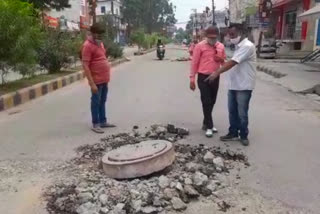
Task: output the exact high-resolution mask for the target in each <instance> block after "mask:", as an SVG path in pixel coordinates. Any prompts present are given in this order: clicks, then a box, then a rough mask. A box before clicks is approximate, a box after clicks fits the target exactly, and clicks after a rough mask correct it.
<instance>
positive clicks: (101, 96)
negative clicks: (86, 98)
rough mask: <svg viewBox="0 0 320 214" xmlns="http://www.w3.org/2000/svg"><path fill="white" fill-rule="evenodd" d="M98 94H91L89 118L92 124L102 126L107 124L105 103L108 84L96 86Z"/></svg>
mask: <svg viewBox="0 0 320 214" xmlns="http://www.w3.org/2000/svg"><path fill="white" fill-rule="evenodd" d="M97 88H98V92H97V93H92V92H91V94H92V96H91V116H92V124H94V125H97V124H103V123H106V122H107V119H106V101H107V94H108V84H107V83H103V84H99V85H97Z"/></svg>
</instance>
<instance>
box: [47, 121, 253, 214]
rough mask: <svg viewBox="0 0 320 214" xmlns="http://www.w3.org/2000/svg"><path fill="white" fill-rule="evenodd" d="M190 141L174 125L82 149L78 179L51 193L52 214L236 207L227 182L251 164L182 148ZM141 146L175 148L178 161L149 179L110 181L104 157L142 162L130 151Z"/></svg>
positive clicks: (226, 154)
mask: <svg viewBox="0 0 320 214" xmlns="http://www.w3.org/2000/svg"><path fill="white" fill-rule="evenodd" d="M187 135H188V130H186V129H183V128H176V127H175V126H173V125H168V126H161V125H155V126H152V127H151V129H150V130H147V131H146V132H144V133H140V132H139V130H138V129H137V127H134V129H133V132H132V133H122V134H117V135H112V136H109V137H106V138H104V139H102V140H101V143H98V144H94V145H86V146H82V147H79V148H78V149H77V151H78V155H79V156H78V157H77V158H76V159H74V160H73V161H72V162H71V163H70V167H72V168H73V170H72V173H70V174H68V175H67V176H66V178H65V179H62V180H61V181H60V182H57V184H55V185H52V186H51V187H50V188H48V190H47V191H46V193H45V198H46V200H47V209H48V211H49V213H54V214H62V213H63V214H64V213H68V214H75V213H78V214H98V213H99V214H107V213H108V214H125V213H126V214H148V213H168V212H171V211H173V212H175V211H183V210H185V209H187V207H188V204H189V203H190V202H193V201H199V200H208V201H211V203H212V202H215V203H217V207H219V208H220V210H221V211H227V210H228V209H229V208H230V204H229V203H228V202H227V201H226V200H225V199H224V198H222V197H221V195H220V192H221V191H223V189H224V188H226V187H227V183H226V182H225V179H226V178H227V177H228V176H229V175H230V173H229V172H230V171H231V170H233V169H234V168H238V169H239V168H243V167H246V166H249V163H248V161H247V158H246V157H245V156H244V155H243V154H240V153H235V152H232V151H228V150H227V151H223V150H222V149H221V148H219V147H206V146H204V145H186V144H180V143H178V141H179V140H181V139H183V138H185V137H186V136H187ZM159 140H161V141H159ZM141 142H143V143H142V144H147V143H149V144H152V143H159V142H171V143H172V148H173V149H174V151H175V161H174V162H173V163H172V165H170V164H169V166H168V167H166V168H165V169H164V170H161V171H159V172H155V173H153V174H151V175H148V176H145V177H140V178H135V179H124V180H116V179H113V178H108V176H107V175H106V173H105V172H104V170H103V167H102V163H101V160H102V158H103V156H104V155H105V154H106V153H108V152H110V151H112V150H113V151H114V152H111V153H110V154H111V155H110V156H108V160H110V159H111V160H113V161H114V160H115V161H119V160H122V161H123V160H125V161H128V160H129V161H136V158H137V157H136V156H135V155H132V154H129V153H130V152H128V150H127V149H128V148H131V149H132V148H136V146H138V145H141V144H140V143H141ZM168 145H171V144H169V143H165V145H164V144H160V145H157V148H153V149H149V151H146V152H144V153H143V154H142V155H141V156H142V157H144V158H148V157H150V156H153V155H154V154H159V153H161V152H163V151H165V150H166V148H167V146H168ZM122 146H126V152H125V153H120V154H119V153H118V152H119V151H120V150H119V147H122ZM148 146H150V145H148ZM151 146H152V145H151ZM150 150H151V151H150ZM123 155H124V156H123ZM237 179H240V176H237Z"/></svg>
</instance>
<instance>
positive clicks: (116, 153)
mask: <svg viewBox="0 0 320 214" xmlns="http://www.w3.org/2000/svg"><path fill="white" fill-rule="evenodd" d="M174 160H175V151H174V147H173V145H172V143H170V142H169V141H165V140H148V141H143V142H141V143H138V144H131V145H125V146H122V147H119V148H117V149H115V150H112V151H110V152H108V153H107V154H106V155H105V156H104V157H103V158H102V166H103V170H104V172H105V174H106V175H107V176H108V177H110V178H115V179H128V178H137V177H143V176H147V175H151V174H153V173H155V172H159V171H161V170H164V169H165V168H167V167H168V166H170V165H172V164H173V162H174Z"/></svg>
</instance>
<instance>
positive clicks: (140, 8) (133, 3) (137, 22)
mask: <svg viewBox="0 0 320 214" xmlns="http://www.w3.org/2000/svg"><path fill="white" fill-rule="evenodd" d="M123 14H124V19H125V21H126V22H127V23H128V24H129V26H130V27H131V28H132V29H133V30H137V29H140V28H144V29H146V31H147V33H149V34H150V33H152V32H160V31H161V30H162V29H163V28H164V27H166V26H169V25H172V24H175V23H176V22H177V20H176V19H175V6H174V5H173V4H172V3H170V2H169V0H124V1H123Z"/></svg>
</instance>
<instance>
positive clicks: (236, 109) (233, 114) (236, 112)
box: [228, 90, 252, 139]
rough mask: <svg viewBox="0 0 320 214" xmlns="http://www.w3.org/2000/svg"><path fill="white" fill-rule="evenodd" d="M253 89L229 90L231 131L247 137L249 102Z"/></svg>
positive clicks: (236, 134) (235, 134) (244, 137)
mask: <svg viewBox="0 0 320 214" xmlns="http://www.w3.org/2000/svg"><path fill="white" fill-rule="evenodd" d="M251 95H252V91H250V90H245V91H235V90H229V92H228V109H229V122H230V128H229V133H230V134H232V135H234V136H239V132H240V137H241V138H242V139H246V138H247V137H248V134H249V129H248V125H249V116H248V112H249V103H250V99H251Z"/></svg>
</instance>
